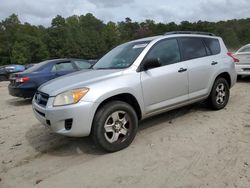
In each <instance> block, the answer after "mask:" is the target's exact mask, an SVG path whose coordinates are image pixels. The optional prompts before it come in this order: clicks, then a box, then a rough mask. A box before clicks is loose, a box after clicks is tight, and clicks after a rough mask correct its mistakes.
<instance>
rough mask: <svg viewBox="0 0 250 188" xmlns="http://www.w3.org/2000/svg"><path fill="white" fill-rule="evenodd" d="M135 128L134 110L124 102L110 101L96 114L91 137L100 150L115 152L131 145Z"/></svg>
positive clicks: (136, 121)
mask: <svg viewBox="0 0 250 188" xmlns="http://www.w3.org/2000/svg"><path fill="white" fill-rule="evenodd" d="M137 128H138V118H137V115H136V112H135V110H134V109H133V108H132V107H131V106H130V105H129V104H127V103H125V102H122V101H112V102H110V103H107V104H105V105H104V106H102V107H101V108H99V109H98V111H97V112H96V115H95V117H94V120H93V124H92V132H91V136H92V138H93V140H94V142H95V144H96V145H97V146H99V147H100V148H102V149H104V150H105V151H107V152H116V151H119V150H122V149H124V148H126V147H128V146H129V145H130V144H131V143H132V141H133V140H134V138H135V135H136V133H137Z"/></svg>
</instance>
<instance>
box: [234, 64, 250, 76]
mask: <svg viewBox="0 0 250 188" xmlns="http://www.w3.org/2000/svg"><path fill="white" fill-rule="evenodd" d="M235 68H236V72H237V75H250V64H246V65H244V64H241V65H239V64H238V65H237V64H236V65H235Z"/></svg>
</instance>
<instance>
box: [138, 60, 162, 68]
mask: <svg viewBox="0 0 250 188" xmlns="http://www.w3.org/2000/svg"><path fill="white" fill-rule="evenodd" d="M160 66H161V64H160V62H159V60H158V59H156V58H149V59H146V60H145V61H144V62H143V64H142V69H143V70H144V71H147V70H149V69H153V68H157V67H160Z"/></svg>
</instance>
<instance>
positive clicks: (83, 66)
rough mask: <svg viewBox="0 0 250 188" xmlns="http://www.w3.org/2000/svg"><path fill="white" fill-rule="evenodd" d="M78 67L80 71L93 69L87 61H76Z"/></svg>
mask: <svg viewBox="0 0 250 188" xmlns="http://www.w3.org/2000/svg"><path fill="white" fill-rule="evenodd" d="M74 62H75V64H76V66H77V67H78V68H79V69H88V68H90V67H91V64H90V63H89V62H87V61H80V60H77V61H74Z"/></svg>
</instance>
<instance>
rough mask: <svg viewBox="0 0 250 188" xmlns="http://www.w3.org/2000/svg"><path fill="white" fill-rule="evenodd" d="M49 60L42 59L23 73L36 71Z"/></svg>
mask: <svg viewBox="0 0 250 188" xmlns="http://www.w3.org/2000/svg"><path fill="white" fill-rule="evenodd" d="M48 62H49V61H43V62H41V63H38V64H35V65H34V66H32V67H30V68H28V69H27V70H25V71H24V73H31V72H37V71H40V70H42V69H43V66H44V65H46V64H47V63H48Z"/></svg>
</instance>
